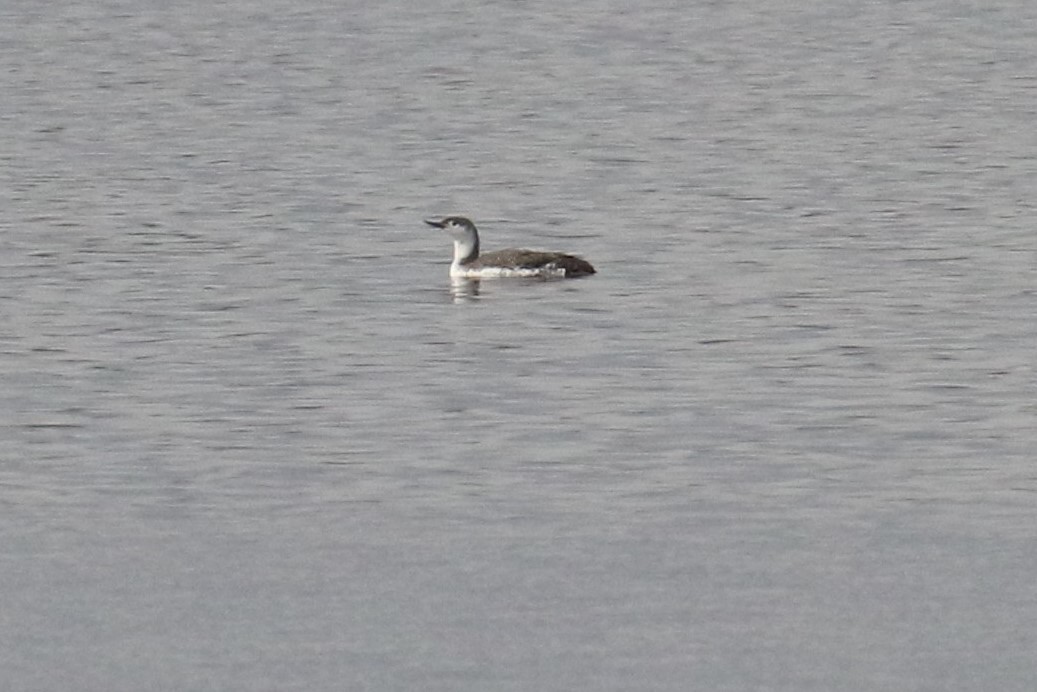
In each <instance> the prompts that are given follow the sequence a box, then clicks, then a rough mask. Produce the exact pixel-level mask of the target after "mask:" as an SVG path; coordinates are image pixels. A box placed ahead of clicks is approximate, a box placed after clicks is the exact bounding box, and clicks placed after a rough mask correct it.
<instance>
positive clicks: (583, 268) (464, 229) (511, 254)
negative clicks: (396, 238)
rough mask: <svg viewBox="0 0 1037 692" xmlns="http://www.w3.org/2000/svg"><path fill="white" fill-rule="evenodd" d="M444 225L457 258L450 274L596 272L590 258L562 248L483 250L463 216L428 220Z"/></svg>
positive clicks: (477, 276) (478, 276)
mask: <svg viewBox="0 0 1037 692" xmlns="http://www.w3.org/2000/svg"><path fill="white" fill-rule="evenodd" d="M425 223H427V224H428V225H429V226H435V227H436V228H442V229H443V230H445V231H446V232H447V233H449V234H450V237H452V238H453V239H454V261H453V263H452V264H451V265H450V276H452V277H454V278H466V279H482V278H488V277H508V276H539V277H545V278H547V277H556V278H574V277H577V276H587V275H588V274H593V273H594V267H592V266H591V265H590V263H589V262H587V261H586V260H583V259H580V258H579V257H574V256H573V255H566V254H563V253H561V252H539V251H536V250H519V249H515V248H510V249H508V250H498V251H497V252H487V253H486V254H483V255H480V254H479V232H478V231H476V230H475V224H474V223H472V222H471V221H469V220H468V219H466V218H464V217H463V216H448V217H446V218H445V219H443V220H442V221H425Z"/></svg>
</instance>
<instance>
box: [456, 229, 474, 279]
mask: <svg viewBox="0 0 1037 692" xmlns="http://www.w3.org/2000/svg"><path fill="white" fill-rule="evenodd" d="M450 235H451V236H452V237H453V239H454V262H453V265H452V266H451V269H453V268H456V267H460V266H461V263H462V262H465V261H468V262H471V261H472V260H474V259H475V258H476V257H478V256H479V236H478V235H477V234H476V233H475V231H474V230H471V229H467V228H451V229H450Z"/></svg>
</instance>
